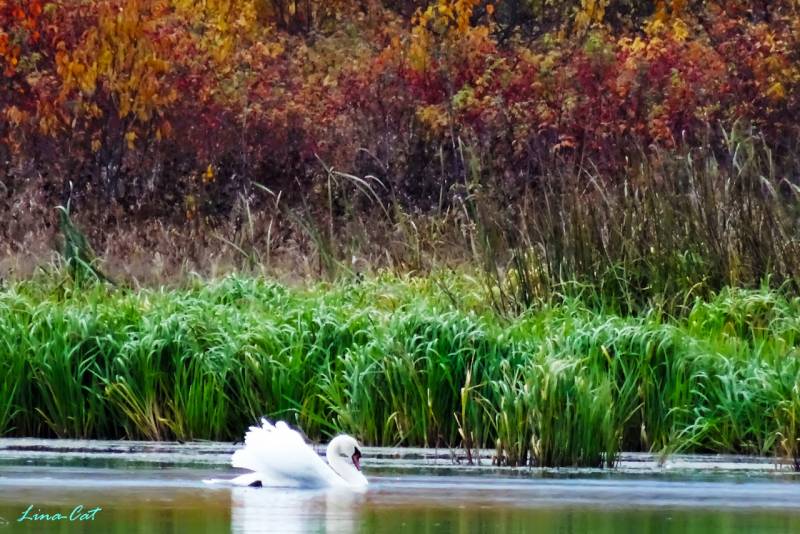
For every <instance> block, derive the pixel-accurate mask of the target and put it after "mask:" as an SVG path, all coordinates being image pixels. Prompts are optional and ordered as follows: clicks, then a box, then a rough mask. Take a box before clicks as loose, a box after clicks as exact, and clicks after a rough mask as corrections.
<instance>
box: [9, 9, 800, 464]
mask: <svg viewBox="0 0 800 534" xmlns="http://www.w3.org/2000/svg"><path fill="white" fill-rule="evenodd" d="M799 58H800V16H798V6H797V2H796V1H794V0H773V1H770V2H762V1H758V2H756V1H751V0H735V1H725V2H722V1H715V0H693V1H691V2H687V1H684V0H669V1H662V0H654V1H642V2H638V1H637V2H633V1H630V0H581V1H578V0H564V1H563V2H562V1H559V2H550V1H543V2H533V1H527V0H503V1H502V2H493V1H489V0H436V1H433V0H431V1H426V0H363V1H358V2H355V1H336V2H333V1H327V0H326V1H317V0H308V1H304V2H296V1H288V2H284V1H280V2H278V1H273V0H213V1H208V2H200V3H198V2H192V1H188V0H135V1H134V0H0V73H2V75H0V435H11V436H41V437H52V436H59V437H96V438H130V439H134V438H144V439H151V440H164V439H181V440H190V439H238V438H240V437H241V433H242V431H243V429H245V428H246V427H247V425H248V424H249V423H251V422H252V421H253V420H254V419H255V418H256V417H259V416H262V415H267V416H270V417H274V418H285V419H288V420H289V421H291V422H292V423H294V424H298V425H299V426H300V427H301V428H302V429H303V430H304V431H306V432H307V433H308V435H309V437H312V438H319V437H324V436H329V435H331V434H332V433H334V432H335V431H337V430H342V431H346V432H349V433H352V434H354V435H356V436H358V437H359V438H360V439H362V440H363V441H365V442H366V443H368V444H383V445H397V444H401V445H427V446H450V447H462V448H465V449H466V450H471V449H473V448H475V447H487V446H488V447H491V448H495V447H496V448H497V449H498V451H499V454H498V457H499V458H500V461H501V462H502V463H505V464H508V465H542V466H561V465H564V466H566V465H576V466H597V465H611V464H613V462H614V459H615V458H616V455H617V453H618V452H619V451H620V450H630V451H654V452H657V453H660V454H669V453H672V452H681V451H687V452H688V451H697V452H733V453H743V454H765V455H774V456H777V457H781V458H786V459H788V461H790V462H791V463H793V464H794V465H795V466H796V467H797V468H798V469H800V441H798V440H799V439H800V357H798V356H800V355H799V354H798V343H800V341H798V337H800V324H798V323H800V300H798V299H800V165H798V162H799V161H800V159H798V157H797V153H798V139H800V136H798V125H800V120H799V119H798V118H799V117H800V59H799ZM55 250H57V251H58V252H54V251H55Z"/></svg>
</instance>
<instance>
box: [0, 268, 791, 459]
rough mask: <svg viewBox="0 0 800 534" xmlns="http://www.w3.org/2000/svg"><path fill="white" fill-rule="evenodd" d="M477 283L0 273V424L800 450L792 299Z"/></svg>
mask: <svg viewBox="0 0 800 534" xmlns="http://www.w3.org/2000/svg"><path fill="white" fill-rule="evenodd" d="M482 283H483V282H481V281H476V280H473V279H471V278H469V277H466V276H463V275H457V274H453V273H451V274H441V275H436V276H434V277H428V278H422V279H420V278H410V277H409V278H396V277H392V276H379V277H376V278H367V279H365V280H355V281H343V282H338V283H334V284H319V285H315V286H312V287H308V288H290V287H287V286H283V285H280V284H278V283H274V282H270V281H266V280H263V279H256V278H246V277H241V276H229V277H226V278H223V279H220V280H214V281H208V282H203V281H200V280H195V281H193V282H191V283H189V284H188V285H187V286H186V287H182V288H176V289H169V290H167V289H161V290H147V289H144V290H139V291H131V290H127V289H120V288H112V287H109V286H103V285H100V284H96V285H86V284H83V285H81V286H73V285H71V284H70V283H69V282H68V281H66V280H63V279H59V278H58V277H54V276H52V274H51V275H48V276H43V277H39V278H35V279H32V280H28V281H25V282H19V283H16V284H13V285H11V286H10V287H8V288H6V289H4V290H2V291H0V434H2V435H10V436H58V437H76V438H129V439H139V438H143V439H152V440H165V439H180V440H189V439H218V440H219V439H222V440H237V439H240V438H241V436H242V433H243V432H244V430H245V429H246V427H247V425H248V424H249V423H251V422H252V421H254V420H256V418H258V417H260V416H267V417H271V418H281V419H286V420H287V421H289V422H290V423H292V424H296V425H299V426H300V427H301V428H302V429H303V430H304V431H305V432H306V433H307V435H308V436H309V437H310V438H313V439H317V438H322V437H326V436H330V435H332V434H334V433H336V432H339V431H346V432H350V433H353V434H355V435H357V436H358V437H359V438H360V439H361V440H363V441H364V442H366V443H368V444H376V445H423V446H431V447H433V446H439V447H465V448H467V449H474V448H477V447H491V448H494V449H496V450H497V451H498V454H497V461H498V462H500V463H503V464H508V465H542V466H562V465H569V466H573V465H574V466H601V465H613V463H614V462H615V460H616V458H617V455H618V453H619V452H620V451H622V450H632V451H639V450H642V451H657V452H664V453H669V452H674V451H699V452H720V453H721V452H730V453H745V454H774V455H777V456H780V457H784V458H788V459H790V460H792V461H793V462H795V463H796V462H797V461H798V460H797V458H798V456H800V454H799V451H800V445H798V444H799V443H800V441H798V439H800V357H799V356H800V351H799V350H798V344H800V301H799V300H798V299H792V298H788V297H786V296H785V295H784V294H783V293H781V292H780V291H778V290H770V289H766V288H765V289H759V290H737V289H726V290H723V291H722V292H720V293H718V294H714V295H712V296H711V297H710V298H708V299H700V298H696V297H692V296H690V295H687V296H686V302H687V311H686V313H685V314H683V315H681V316H679V317H669V316H667V315H664V314H663V313H661V311H660V310H659V309H658V308H657V307H654V308H651V309H649V310H645V311H643V312H642V313H641V314H638V315H627V316H625V315H618V314H616V313H614V312H613V311H610V310H608V309H604V308H603V307H601V306H597V305H596V301H593V300H592V299H591V298H589V299H582V298H579V297H560V298H558V299H556V300H554V301H553V303H546V302H543V303H542V304H540V305H539V306H537V307H535V308H530V309H528V311H526V312H525V313H523V314H521V315H515V316H508V315H506V314H499V313H498V312H497V311H496V309H495V308H494V307H493V306H492V304H491V303H490V302H488V301H487V300H486V299H481V298H479V297H478V295H480V294H481V287H482ZM587 303H588V304H587Z"/></svg>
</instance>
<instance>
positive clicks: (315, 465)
mask: <svg viewBox="0 0 800 534" xmlns="http://www.w3.org/2000/svg"><path fill="white" fill-rule="evenodd" d="M232 464H233V467H240V468H243V469H249V470H251V471H255V472H256V473H257V474H259V475H260V478H259V480H260V481H261V484H262V485H264V486H287V487H304V488H309V487H312V488H320V487H331V486H343V487H345V486H347V483H346V482H345V481H344V480H342V478H341V477H340V476H339V475H337V474H336V473H334V471H333V470H332V469H331V468H330V467H328V465H327V464H326V463H325V462H324V461H323V460H322V458H320V457H319V455H318V454H317V453H316V452H314V451H313V450H312V449H311V447H309V446H308V445H307V444H306V442H305V440H303V436H301V435H300V434H299V433H298V432H296V431H294V430H292V429H291V428H289V426H288V425H287V424H286V423H284V422H283V421H278V422H277V423H276V424H275V425H272V424H271V423H270V422H269V421H267V420H266V419H262V420H261V426H251V427H250V430H249V431H248V432H247V434H245V437H244V448H242V449H239V450H238V451H236V452H234V453H233V458H232ZM240 478H241V477H240Z"/></svg>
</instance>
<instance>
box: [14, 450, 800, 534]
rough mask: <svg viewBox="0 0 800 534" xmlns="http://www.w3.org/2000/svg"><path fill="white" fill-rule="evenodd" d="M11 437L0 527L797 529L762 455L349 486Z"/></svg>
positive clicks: (389, 471) (458, 473) (782, 476)
mask: <svg viewBox="0 0 800 534" xmlns="http://www.w3.org/2000/svg"><path fill="white" fill-rule="evenodd" d="M8 443H10V440H0V518H1V519H0V534H6V533H8V534H12V533H14V534H16V533H39V532H42V533H50V532H53V533H55V532H58V533H73V532H74V533H120V534H128V533H137V534H138V533H142V534H150V533H152V534H173V533H183V532H186V533H209V534H211V533H213V534H217V533H227V532H231V533H258V532H275V533H372V532H376V533H393V532H410V533H414V534H423V533H425V534H426V533H442V534H446V533H508V534H517V533H528V532H532V533H551V532H552V533H560V534H573V533H584V532H591V533H602V534H606V533H608V534H612V533H614V534H616V533H623V534H626V533H630V534H633V533H663V534H673V533H674V534H678V533H681V534H685V533H688V534H693V533H697V534H701V533H703V534H705V533H719V534H733V533H741V534H745V533H746V534H762V533H792V532H798V533H800V479H799V478H798V477H797V476H796V475H793V474H792V473H789V472H787V471H785V470H781V469H779V468H777V467H774V466H772V467H771V466H769V465H768V463H767V462H761V463H753V464H748V465H744V466H742V465H739V464H738V463H737V462H730V461H729V462H725V461H722V460H720V459H719V458H712V459H703V458H696V459H695V461H694V463H692V462H688V461H687V463H686V465H685V466H684V467H682V468H681V469H679V470H677V471H675V470H674V469H673V470H669V469H667V468H664V467H656V466H652V465H650V466H645V465H640V466H631V465H629V466H627V467H626V466H624V465H623V466H622V467H620V468H618V469H615V470H606V471H592V470H570V469H565V470H550V471H541V470H528V469H524V470H502V469H491V468H475V467H464V466H457V465H453V463H452V461H450V462H444V461H438V460H437V461H435V462H431V461H430V458H425V457H423V456H414V455H413V454H412V455H408V456H407V457H403V456H402V454H394V453H392V454H388V453H387V454H381V453H380V452H378V451H372V453H373V463H372V464H370V463H369V462H365V464H366V466H367V467H366V469H365V471H366V474H367V476H368V478H369V480H370V487H369V490H368V491H367V492H366V493H364V494H355V493H349V492H341V491H309V490H287V489H269V488H230V487H220V486H209V485H207V484H205V483H204V482H203V480H204V479H207V478H212V477H213V478H226V477H229V476H232V475H234V474H236V471H234V470H232V469H230V468H229V467H227V466H226V465H225V458H226V457H227V453H226V452H225V451H222V450H218V451H216V452H213V453H209V454H207V455H203V454H202V451H200V450H198V449H191V450H182V452H181V453H180V454H179V453H177V452H176V451H171V450H169V449H168V448H167V446H163V447H156V448H154V449H153V450H149V449H148V450H144V451H142V450H139V451H137V452H123V451H114V452H109V449H108V448H105V447H97V448H96V449H95V450H94V451H92V450H89V451H88V452H87V450H79V449H81V448H80V447H77V448H76V447H73V448H72V449H71V452H69V451H66V450H61V451H54V450H50V451H41V450H32V449H31V448H27V447H22V448H20V447H3V445H4V444H6V445H7V444H8ZM123 448H124V447H123ZM690 465H697V466H700V467H695V468H692V467H690ZM709 466H716V467H709ZM78 507H80V508H78ZM98 508H99V509H98ZM76 509H77V510H76ZM56 514H61V516H58V515H56Z"/></svg>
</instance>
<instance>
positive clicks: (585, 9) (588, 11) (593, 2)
mask: <svg viewBox="0 0 800 534" xmlns="http://www.w3.org/2000/svg"><path fill="white" fill-rule="evenodd" d="M609 1H610V0H581V7H580V8H579V9H578V12H577V13H576V14H575V29H576V31H579V32H581V31H584V30H586V29H587V28H589V27H590V26H592V25H595V24H602V22H603V19H605V16H606V7H608V3H609Z"/></svg>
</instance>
